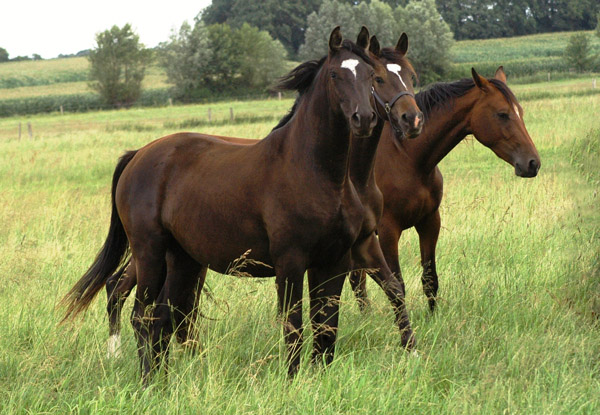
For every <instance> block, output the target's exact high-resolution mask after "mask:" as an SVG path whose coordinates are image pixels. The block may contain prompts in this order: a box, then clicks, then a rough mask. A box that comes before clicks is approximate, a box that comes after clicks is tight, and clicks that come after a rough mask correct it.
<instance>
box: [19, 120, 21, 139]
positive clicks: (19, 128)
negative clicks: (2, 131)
mask: <svg viewBox="0 0 600 415" xmlns="http://www.w3.org/2000/svg"><path fill="white" fill-rule="evenodd" d="M19 140H21V123H19Z"/></svg>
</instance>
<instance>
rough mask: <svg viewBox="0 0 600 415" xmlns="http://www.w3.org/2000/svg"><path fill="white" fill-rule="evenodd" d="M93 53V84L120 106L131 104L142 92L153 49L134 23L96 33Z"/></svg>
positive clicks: (111, 103) (91, 82)
mask: <svg viewBox="0 0 600 415" xmlns="http://www.w3.org/2000/svg"><path fill="white" fill-rule="evenodd" d="M96 44H97V45H96V48H94V49H93V50H92V51H91V52H90V54H89V56H88V60H89V62H90V74H89V76H90V87H91V88H92V89H94V90H95V91H97V92H98V93H99V94H100V96H101V97H102V98H103V99H104V101H105V102H106V103H107V104H109V105H112V106H114V107H116V108H120V107H130V106H131V105H133V103H134V102H135V101H136V100H137V99H138V98H139V97H140V95H141V93H142V80H143V79H144V74H145V70H146V66H147V65H148V63H149V62H150V59H151V51H150V50H149V49H146V48H144V46H143V45H142V44H141V43H140V42H139V36H138V35H136V34H135V33H134V32H133V30H132V29H131V25H130V24H126V25H125V26H123V27H122V28H119V27H117V26H113V27H112V28H111V29H109V30H106V31H104V32H101V33H98V34H97V35H96Z"/></svg>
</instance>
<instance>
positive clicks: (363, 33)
mask: <svg viewBox="0 0 600 415" xmlns="http://www.w3.org/2000/svg"><path fill="white" fill-rule="evenodd" d="M356 45H357V46H358V47H360V48H363V49H364V50H367V49H369V29H367V28H366V26H363V27H361V28H360V32H359V33H358V37H357V38H356Z"/></svg>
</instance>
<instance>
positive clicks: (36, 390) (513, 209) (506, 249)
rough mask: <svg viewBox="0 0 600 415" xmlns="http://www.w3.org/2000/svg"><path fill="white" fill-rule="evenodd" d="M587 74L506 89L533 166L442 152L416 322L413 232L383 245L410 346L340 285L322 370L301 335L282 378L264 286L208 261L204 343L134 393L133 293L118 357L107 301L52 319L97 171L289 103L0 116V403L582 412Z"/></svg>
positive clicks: (594, 315) (258, 131)
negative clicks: (397, 278) (27, 127)
mask: <svg viewBox="0 0 600 415" xmlns="http://www.w3.org/2000/svg"><path fill="white" fill-rule="evenodd" d="M591 82H592V80H591V78H587V79H583V80H571V81H563V82H551V83H545V84H532V85H518V86H516V87H515V88H514V91H515V93H516V95H517V97H521V96H522V95H523V96H524V97H526V99H524V100H522V104H523V107H524V110H525V118H524V119H525V122H526V124H527V126H528V129H529V132H530V134H531V137H532V138H533V140H534V142H535V143H536V145H537V148H538V150H539V153H540V156H541V162H542V167H541V170H540V173H539V175H538V177H536V178H534V179H522V178H519V177H516V176H515V175H514V171H513V168H512V167H511V166H509V165H507V164H506V163H504V162H503V161H501V160H500V159H498V158H496V157H495V156H494V154H493V153H492V152H491V151H490V150H488V149H486V148H485V147H483V146H482V145H480V144H479V143H478V142H476V141H475V140H474V139H467V140H466V141H464V142H463V143H461V144H460V145H458V147H457V148H456V149H455V150H454V151H453V152H451V153H450V155H449V156H448V157H447V158H446V159H444V161H443V162H442V163H441V166H440V167H441V169H442V172H443V173H444V178H445V197H444V202H443V203H442V231H441V235H440V242H439V244H438V249H437V252H438V255H437V264H438V273H439V275H440V287H441V288H440V294H441V299H440V301H439V308H438V309H437V311H436V312H435V314H433V315H432V314H430V312H429V310H428V307H427V304H426V300H425V298H424V296H423V294H422V288H421V282H420V274H421V268H420V264H419V262H420V259H419V247H418V239H417V237H416V233H415V232H414V231H412V230H411V231H408V232H406V234H405V235H404V236H403V238H402V239H401V241H400V263H401V266H402V267H403V275H404V279H405V281H406V283H407V292H408V294H407V307H408V309H409V312H410V316H411V320H412V324H413V327H414V328H415V332H416V336H417V341H418V352H419V357H414V356H409V355H408V354H406V353H405V352H403V351H402V350H401V348H400V342H399V335H398V332H397V329H396V328H395V327H394V324H393V314H392V312H391V309H390V307H389V306H388V303H387V300H386V299H385V298H384V295H383V293H382V292H380V290H379V289H378V288H377V286H376V285H375V284H374V283H373V282H372V281H369V282H368V288H369V291H370V295H371V297H372V300H373V301H372V306H371V308H370V309H369V310H368V311H367V312H366V313H364V314H363V313H361V312H360V311H359V309H358V306H357V304H356V302H355V301H354V298H353V295H352V293H351V292H350V289H349V285H348V284H346V287H344V294H343V298H342V305H341V320H340V332H339V336H338V345H337V353H336V358H335V360H334V362H333V364H332V365H331V366H329V367H328V368H326V369H323V368H321V367H317V366H314V365H312V364H311V363H310V362H309V360H310V359H309V357H310V342H311V336H310V334H309V330H307V332H306V336H305V347H304V355H303V362H302V365H301V369H300V373H299V374H298V376H296V378H294V379H293V380H289V379H288V378H287V374H286V365H285V356H286V353H285V349H284V344H283V340H282V336H281V327H280V322H279V320H278V317H277V313H276V294H275V289H274V281H273V279H267V280H261V281H255V280H249V279H244V278H239V277H232V276H223V275H220V274H216V273H210V274H209V276H208V280H207V287H208V290H209V291H210V293H211V296H210V297H208V296H206V295H203V296H202V298H201V302H200V312H201V313H202V314H203V316H204V317H203V318H201V319H200V320H199V321H198V324H197V331H198V338H199V341H200V343H201V351H200V352H199V353H198V354H195V355H194V354H190V353H189V352H187V351H185V350H184V349H182V348H181V347H180V346H179V345H173V346H172V348H173V353H172V354H171V368H170V371H169V374H168V378H166V379H162V380H161V379H159V380H157V381H156V382H155V383H153V384H152V385H151V386H150V387H149V388H147V389H143V388H142V387H141V385H140V379H139V373H138V362H137V357H136V351H135V341H134V338H133V333H132V330H131V326H130V324H129V322H128V318H127V316H128V315H129V311H130V310H131V302H129V304H128V305H127V307H126V311H125V312H124V317H123V323H124V324H123V325H124V329H123V345H122V356H121V357H119V358H116V359H108V358H107V356H106V340H107V337H108V335H107V332H108V330H107V318H106V313H105V309H104V307H105V297H104V294H101V295H100V296H99V298H98V299H97V300H96V301H95V302H94V303H93V304H92V306H91V308H90V310H89V311H88V312H87V314H86V315H85V316H84V317H83V318H82V319H80V320H77V321H76V322H74V323H71V324H67V325H59V324H58V323H59V321H60V319H61V318H62V313H63V310H61V309H60V308H57V303H58V301H59V300H60V299H61V298H62V296H63V295H64V294H65V293H66V292H67V291H68V289H69V288H70V287H71V286H72V285H73V284H74V283H75V281H77V280H78V279H79V277H80V276H81V275H82V274H83V272H85V270H86V269H87V267H88V266H89V265H90V264H91V262H92V261H93V259H94V257H95V255H96V253H97V251H98V250H99V248H100V246H101V245H102V243H103V241H104V239H105V237H106V232H107V229H108V223H109V222H108V221H109V214H110V180H111V176H112V172H113V169H114V166H115V163H116V160H117V158H118V157H119V156H120V155H121V154H122V153H123V151H125V150H128V149H134V148H137V147H140V146H142V145H144V144H145V143H147V142H149V141H151V140H153V139H155V138H157V137H160V136H162V135H165V134H168V133H171V132H174V131H179V130H195V131H203V132H207V133H212V134H218V135H232V136H240V137H250V138H258V137H262V136H264V135H266V134H267V133H268V131H269V130H270V129H271V128H272V126H273V125H274V124H275V123H276V120H277V119H278V118H279V117H281V116H282V115H283V114H285V112H286V111H287V110H288V108H289V107H290V106H291V104H292V102H291V100H289V99H283V100H281V101H279V100H276V99H272V100H263V101H247V102H239V101H236V102H223V103H219V104H210V105H190V106H173V107H164V108H136V109H131V110H119V111H104V112H89V113H84V114H65V115H62V116H61V115H59V114H56V113H55V114H46V115H36V116H27V117H12V118H3V119H0V194H2V197H1V198H0V217H2V218H3V225H2V227H0V257H1V258H2V260H1V261H0V274H1V275H2V276H3V283H2V284H0V303H1V304H2V306H1V307H0V333H1V334H0V413H2V414H21V413H27V414H37V413H44V414H63V413H78V414H88V413H94V414H105V413H106V414H109V413H157V414H159V413H160V414H179V413H203V414H236V413H248V414H273V413H280V414H296V413H303V414H304V413H307V414H313V413H314V414H346V413H348V414H372V413H385V414H389V413H419V414H461V413H464V414H473V413H482V414H484V413H485V414H487V413H507V414H508V413H519V414H548V413H552V414H561V413H562V414H594V413H598V412H599V411H600V399H599V397H600V361H599V360H598V356H600V260H599V255H598V253H599V252H600V232H599V230H600V216H599V212H598V198H599V196H598V188H599V185H600V156H599V154H600V144H599V142H600V121H599V119H598V114H599V113H600V97H599V96H598V94H596V93H592V94H590V93H579V94H578V93H577V91H579V90H581V91H587V90H589V89H590V85H591ZM577 83H580V84H581V85H580V87H575V86H574V85H577ZM547 91H550V92H552V91H554V92H556V93H555V94H554V95H551V96H549V97H548V96H544V93H545V92H547ZM569 91H571V92H575V93H574V94H569ZM209 108H211V111H212V114H213V120H212V122H211V123H208V121H207V112H208V109H209ZM229 108H233V109H234V112H235V114H236V118H235V120H234V122H230V121H229ZM19 122H22V123H25V122H30V123H31V124H32V125H33V138H32V139H29V138H26V136H25V135H24V136H23V137H22V138H21V140H19V139H18V137H17V125H18V123H19ZM233 168H235V166H234V167H233ZM306 298H307V295H306V293H305V299H306ZM306 309H307V307H306V304H305V310H306ZM307 322H308V316H307V315H306V316H305V324H306V323H307Z"/></svg>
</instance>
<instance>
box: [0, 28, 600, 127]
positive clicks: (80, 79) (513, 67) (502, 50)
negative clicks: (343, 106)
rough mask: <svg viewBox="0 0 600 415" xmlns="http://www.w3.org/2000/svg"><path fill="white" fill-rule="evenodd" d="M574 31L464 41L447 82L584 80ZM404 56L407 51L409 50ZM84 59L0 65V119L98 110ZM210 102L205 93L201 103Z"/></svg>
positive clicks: (160, 101)
mask: <svg viewBox="0 0 600 415" xmlns="http://www.w3.org/2000/svg"><path fill="white" fill-rule="evenodd" d="M573 33H575V32H562V33H548V34H540V35H530V36H522V37H514V38H502V39H486V40H464V41H459V42H456V44H455V46H454V48H453V57H454V62H455V63H454V64H453V65H452V68H451V69H450V71H449V74H448V77H447V78H448V79H447V80H456V79H460V78H464V77H467V76H469V75H470V72H471V67H475V68H476V69H477V70H478V71H479V72H480V73H481V74H483V75H486V76H492V75H493V74H494V71H495V70H496V68H497V67H498V66H499V65H503V66H504V68H505V70H506V72H507V74H508V76H509V79H510V82H512V83H531V82H542V81H548V76H550V78H551V80H558V79H572V78H580V77H584V78H586V79H587V78H590V77H591V76H598V77H599V78H600V75H599V74H595V75H590V74H584V75H579V74H575V73H571V72H570V71H569V68H568V66H567V64H566V62H565V60H564V59H563V53H564V49H565V47H566V45H567V42H568V38H569V37H570V36H571V35H572V34H573ZM585 33H587V34H588V35H589V39H590V41H591V45H592V48H593V49H594V50H595V51H596V52H597V51H599V50H600V38H598V37H596V36H595V35H594V34H593V32H592V31H589V32H585ZM409 57H410V51H409ZM87 75H88V61H87V58H83V57H78V58H67V59H51V60H44V61H22V62H8V63H2V64H0V117H6V116H11V115H16V114H34V113H42V112H56V111H59V110H60V107H61V106H62V108H63V110H64V111H67V112H84V111H89V110H95V109H104V108H105V105H104V104H102V102H101V101H100V99H99V97H98V95H97V94H96V93H94V92H92V91H90V89H89V88H88V86H87ZM239 95H240V96H237V97H234V98H237V99H250V98H258V97H259V96H260V97H261V98H262V97H264V96H266V94H260V93H257V92H256V91H254V92H253V91H245V92H242V91H240V92H239ZM169 97H170V95H169V85H168V84H167V83H166V75H165V73H164V71H163V70H162V69H161V68H160V67H158V66H156V65H153V66H151V67H149V68H148V70H147V74H146V78H145V80H144V94H143V95H142V98H141V99H140V100H139V101H138V103H137V104H136V105H137V106H165V105H167V102H168V100H169ZM210 100H214V98H210V97H207V98H206V101H210Z"/></svg>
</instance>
